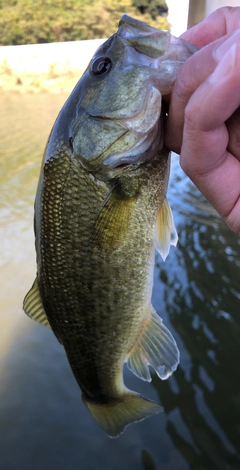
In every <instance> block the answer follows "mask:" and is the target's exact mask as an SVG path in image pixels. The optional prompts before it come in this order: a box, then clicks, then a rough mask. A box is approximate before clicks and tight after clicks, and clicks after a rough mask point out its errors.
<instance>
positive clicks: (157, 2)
mask: <svg viewBox="0 0 240 470" xmlns="http://www.w3.org/2000/svg"><path fill="white" fill-rule="evenodd" d="M133 5H134V6H135V7H136V8H138V10H139V11H140V13H142V14H145V13H148V14H149V15H150V16H151V18H152V19H153V20H156V18H157V17H158V16H159V15H160V16H164V15H166V13H168V6H167V4H166V2H165V1H164V0H133Z"/></svg>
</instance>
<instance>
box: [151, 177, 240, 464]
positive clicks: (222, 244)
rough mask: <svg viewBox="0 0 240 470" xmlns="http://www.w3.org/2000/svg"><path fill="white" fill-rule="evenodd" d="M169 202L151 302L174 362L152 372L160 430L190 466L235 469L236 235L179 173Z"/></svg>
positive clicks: (238, 379)
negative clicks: (172, 233)
mask: <svg viewBox="0 0 240 470" xmlns="http://www.w3.org/2000/svg"><path fill="white" fill-rule="evenodd" d="M181 186H182V187H183V188H184V191H185V193H183V194H182V196H183V197H182V199H181V200H180V199H179V194H181ZM186 188H188V189H189V191H187V192H186ZM170 202H171V205H172V206H173V209H175V210H174V212H175V211H176V212H177V217H176V216H175V222H176V225H177V230H178V234H179V244H178V249H177V250H172V253H171V254H170V256H169V258H168V260H167V261H166V262H165V263H162V262H160V260H159V263H158V267H157V269H156V270H155V289H154V293H153V303H154V306H155V308H156V309H157V311H158V313H159V315H160V316H163V317H164V314H163V311H162V306H163V305H164V310H165V312H167V314H168V318H169V319H170V321H171V324H172V326H173V327H174V328H175V332H176V333H175V337H176V338H177V340H178V343H179V347H180V350H181V362H180V366H179V368H178V370H177V371H176V372H175V373H174V375H173V377H172V378H170V379H169V380H168V381H166V382H161V383H159V380H158V379H157V378H156V377H153V384H154V386H155V387H156V389H157V390H158V393H159V396H160V400H161V403H162V404H163V406H164V407H165V411H166V414H167V416H168V419H167V432H168V434H169V435H170V436H171V439H172V441H173V442H174V445H175V446H176V447H177V448H178V450H179V451H180V452H181V454H182V456H183V457H184V458H185V460H186V461H187V462H188V463H189V465H190V468H194V469H195V468H197V469H206V468H211V469H214V468H216V469H221V468H228V469H229V468H230V469H237V468H240V454H239V444H240V424H239V423H240V385H239V384H240V367H239V363H238V358H240V282H239V280H240V258H239V255H238V253H239V247H240V240H239V238H238V237H237V236H235V235H234V234H233V233H232V232H231V231H230V229H228V227H226V226H225V224H224V223H223V222H222V221H221V219H220V218H219V217H218V216H217V215H216V214H215V212H214V211H213V209H212V208H211V207H210V205H208V203H207V202H206V201H205V200H204V198H203V197H202V196H201V195H200V194H199V193H198V191H197V190H196V188H195V187H194V186H193V185H192V183H190V182H188V183H186V177H184V175H183V174H182V172H181V170H176V171H175V172H174V180H173V181H172V182H171V191H170ZM159 280H160V282H159ZM165 315H166V313H165ZM164 321H165V319H164ZM170 328H171V326H170ZM183 422H184V423H183Z"/></svg>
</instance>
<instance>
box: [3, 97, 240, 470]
mask: <svg viewBox="0 0 240 470" xmlns="http://www.w3.org/2000/svg"><path fill="white" fill-rule="evenodd" d="M0 99H1V117H0V122H1V126H0V127H1V128H0V241H1V244H0V285H1V289H0V305H1V313H0V325H1V327H0V328H1V329H0V332H1V333H0V468H2V469H3V470H15V469H17V470H27V469H31V470H43V469H44V470H65V469H71V470H77V469H81V470H92V469H94V470H95V469H97V470H98V469H99V470H103V469H104V470H111V469H114V470H120V469H121V470H122V469H124V470H138V469H139V470H140V469H145V470H146V469H147V470H154V469H155V470H158V469H161V470H187V469H196V470H203V469H204V470H205V469H210V470H212V469H213V470H214V469H220V470H221V469H226V470H229V469H234V470H235V469H240V367H239V363H238V360H239V358H240V256H239V252H240V241H239V239H238V238H237V237H236V236H235V235H234V234H233V233H232V232H231V231H230V230H229V229H228V228H227V227H226V226H225V224H224V223H223V222H222V221H221V220H220V218H219V217H218V216H217V215H216V213H215V212H214V211H213V210H212V208H211V207H210V206H209V204H208V203H207V202H206V201H205V200H204V199H203V198H202V197H201V195H200V194H199V193H198V191H197V190H196V189H195V187H194V186H193V185H192V183H191V182H190V181H189V180H188V178H187V177H185V175H184V174H183V172H182V171H181V170H180V168H179V165H178V159H177V158H176V157H173V165H172V176H171V183H170V188H169V200H170V202H171V205H172V207H173V211H174V216H175V222H176V226H177V229H178V233H179V243H178V247H177V248H176V249H172V250H171V253H170V255H169V257H168V259H167V261H166V262H165V263H163V262H161V260H160V258H159V257H156V269H155V279H154V291H153V305H154V307H155V308H156V310H157V312H158V313H159V314H160V315H161V317H162V318H163V319H164V322H165V324H166V325H167V326H168V327H169V328H170V329H171V331H172V332H173V334H174V336H175V338H176V339H177V342H178V346H179V349H180V352H181V362H180V366H179V368H178V370H177V371H176V372H175V373H174V375H173V376H172V377H171V378H170V379H169V380H167V381H165V382H162V381H161V380H160V379H158V378H157V377H156V376H153V381H152V383H151V384H148V383H144V382H142V381H140V380H138V379H137V378H135V377H134V376H133V375H132V374H131V373H130V372H129V371H128V370H126V383H127V385H128V386H129V387H130V388H132V389H133V390H138V391H139V392H140V393H143V394H144V395H146V396H148V397H149V398H152V399H159V400H160V401H161V403H162V404H163V406H164V408H165V411H164V413H162V414H159V415H157V416H154V417H152V418H149V419H147V420H145V421H143V422H141V423H138V424H135V425H132V426H130V427H129V428H128V429H127V430H126V432H125V433H124V434H123V435H122V436H121V437H120V438H119V439H114V440H112V439H109V438H108V437H106V436H105V434H104V433H103V432H102V431H101V430H100V429H99V428H98V426H97V424H96V423H95V422H94V420H93V419H92V417H91V416H90V414H89V412H88V411H87V409H86V408H85V406H84V405H83V403H82V400H81V392H80V390H79V388H78V385H77V383H76V381H75V380H74V378H73V376H72V372H71V370H70V368H69V366H68V363H67V360H66V357H65V354H64V350H63V348H62V347H61V345H60V344H59V343H58V342H57V340H56V339H55V337H54V335H53V334H52V332H51V331H50V330H47V329H45V328H44V327H42V326H40V325H38V324H35V323H34V322H33V321H31V320H30V319H29V318H28V317H26V315H25V314H24V313H23V311H22V309H21V306H22V300H23V297H24V295H25V294H26V292H27V290H28V289H29V287H30V286H31V284H32V282H33V280H34V277H35V251H34V239H33V229H32V219H33V202H34V196H35V191H36V185H37V180H38V174H39V170H40V164H41V156H42V153H43V149H44V147H45V143H46V140H47V137H48V134H49V131H50V129H51V127H52V124H53V122H54V120H55V118H56V115H57V113H58V111H59V110H60V108H61V106H62V104H63V103H64V101H65V99H66V96H62V95H60V96H59V95H47V94H46V95H39V96H37V95H23V96H21V95H9V96H8V95H6V96H5V95H1V98H0Z"/></svg>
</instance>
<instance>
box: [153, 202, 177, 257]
mask: <svg viewBox="0 0 240 470" xmlns="http://www.w3.org/2000/svg"><path fill="white" fill-rule="evenodd" d="M177 241H178V235H177V231H176V227H175V224H174V220H173V215H172V211H171V207H170V206H169V204H168V200H167V198H165V199H164V201H163V204H162V205H161V207H160V208H159V211H158V215H157V223H156V233H155V247H156V250H157V251H158V252H159V254H160V255H161V257H162V259H163V261H165V259H166V258H167V256H168V253H169V251H170V246H171V245H174V246H176V244H177Z"/></svg>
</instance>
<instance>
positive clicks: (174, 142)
mask: <svg viewBox="0 0 240 470" xmlns="http://www.w3.org/2000/svg"><path fill="white" fill-rule="evenodd" d="M239 11H240V8H239ZM235 42H236V43H238V42H239V43H240V30H238V31H237V32H234V33H233V34H229V35H228V36H225V37H224V38H221V39H218V40H217V41H214V42H213V43H211V44H209V45H208V46H206V47H204V48H203V49H201V50H200V51H198V52H196V53H195V54H194V55H193V56H192V57H190V59H188V60H187V61H186V62H185V63H184V64H183V66H182V67H181V69H180V70H179V72H178V76H177V80H176V83H175V85H174V87H173V91H172V95H171V100H170V105H169V109H168V117H167V120H166V124H165V125H166V127H165V145H166V146H167V147H168V148H169V149H170V150H173V151H174V152H177V153H180V149H181V145H182V135H183V123H184V114H185V108H186V105H187V103H188V100H189V98H190V96H191V95H192V94H193V93H194V91H195V90H196V89H197V88H198V87H199V86H200V85H201V84H202V83H203V82H204V81H205V80H206V79H207V77H208V76H209V75H210V74H211V73H212V72H213V70H214V69H215V67H216V65H217V62H218V57H217V55H216V54H217V51H219V50H220V51H221V49H220V48H221V47H222V48H223V49H224V50H223V51H222V55H221V56H223V55H224V52H225V51H227V50H228V49H229V48H230V47H231V45H232V44H234V43H235ZM221 56H220V57H221Z"/></svg>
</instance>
